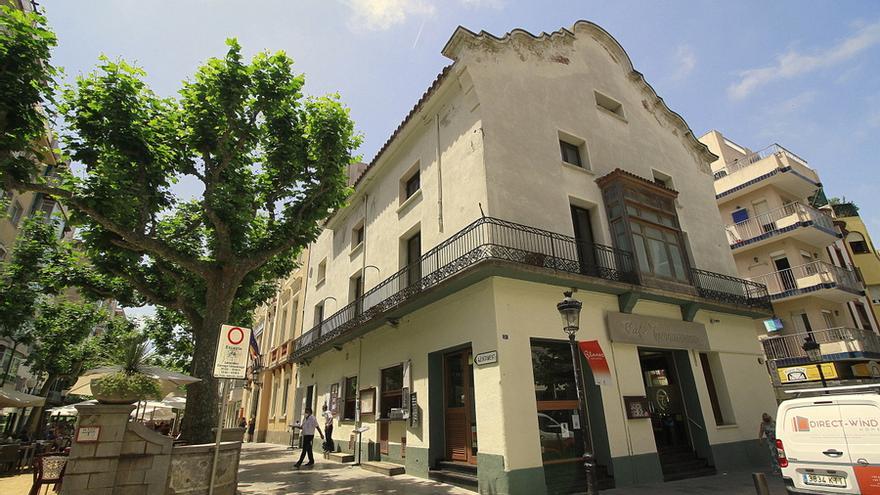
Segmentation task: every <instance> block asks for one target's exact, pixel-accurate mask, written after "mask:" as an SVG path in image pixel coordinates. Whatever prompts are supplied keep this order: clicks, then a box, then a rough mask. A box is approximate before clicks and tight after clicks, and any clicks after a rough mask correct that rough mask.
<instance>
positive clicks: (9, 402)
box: [0, 389, 46, 407]
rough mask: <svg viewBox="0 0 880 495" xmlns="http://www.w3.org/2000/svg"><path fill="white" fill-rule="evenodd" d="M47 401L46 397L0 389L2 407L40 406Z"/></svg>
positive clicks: (0, 404) (0, 405)
mask: <svg viewBox="0 0 880 495" xmlns="http://www.w3.org/2000/svg"><path fill="white" fill-rule="evenodd" d="M45 403H46V398H45V397H38V396H36V395H30V394H26V393H23V392H16V391H15V390H3V389H0V407H38V406H42V405H43V404H45Z"/></svg>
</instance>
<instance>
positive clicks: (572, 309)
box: [556, 291, 598, 495]
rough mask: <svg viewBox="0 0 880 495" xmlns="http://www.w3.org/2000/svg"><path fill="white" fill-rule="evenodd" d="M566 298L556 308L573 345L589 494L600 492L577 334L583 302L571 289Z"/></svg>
mask: <svg viewBox="0 0 880 495" xmlns="http://www.w3.org/2000/svg"><path fill="white" fill-rule="evenodd" d="M563 294H564V295H565V299H563V300H562V301H560V302H559V303H558V304H556V309H557V310H558V311H559V314H560V316H562V330H563V331H565V333H566V334H567V335H568V343H569V344H570V345H571V361H572V364H573V365H574V383H575V388H576V389H577V398H578V413H579V414H580V417H581V418H582V419H581V423H582V424H581V437H582V438H583V441H584V445H583V447H584V471H585V472H586V475H587V495H595V494H597V493H598V487H597V483H596V469H595V463H594V462H595V461H594V458H593V446H592V445H591V443H592V439H591V438H590V420H589V417H588V416H587V403H586V398H585V397H584V384H583V375H582V374H581V360H580V357H579V354H578V353H579V351H578V346H577V341H576V340H575V334H577V331H578V329H579V328H580V319H581V307H582V306H583V303H581V302H580V301H578V300H576V299H573V298H572V297H571V291H566V292H564V293H563Z"/></svg>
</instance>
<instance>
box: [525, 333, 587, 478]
mask: <svg viewBox="0 0 880 495" xmlns="http://www.w3.org/2000/svg"><path fill="white" fill-rule="evenodd" d="M531 349H532V371H533V373H534V377H535V399H536V401H537V420H538V437H539V440H540V442H541V457H542V458H543V460H544V464H545V465H546V466H551V465H560V466H565V465H567V464H569V463H576V462H577V460H579V459H581V455H582V454H583V439H582V438H581V434H582V431H583V430H582V428H581V425H582V423H583V421H582V419H581V418H580V413H579V412H578V400H577V389H576V388H575V384H574V371H573V365H572V362H571V346H570V345H569V343H568V342H565V341H553V340H537V339H532V342H531Z"/></svg>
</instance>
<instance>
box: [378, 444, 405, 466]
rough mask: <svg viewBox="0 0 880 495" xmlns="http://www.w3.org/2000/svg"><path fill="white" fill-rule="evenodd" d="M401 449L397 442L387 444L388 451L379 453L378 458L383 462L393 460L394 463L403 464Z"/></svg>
mask: <svg viewBox="0 0 880 495" xmlns="http://www.w3.org/2000/svg"><path fill="white" fill-rule="evenodd" d="M400 451H401V449H400V445H399V444H393V443H390V444H388V453H387V454H379V460H380V461H385V462H393V463H394V464H401V465H402V464H405V463H406V459H404V458H403V456H402V455H401V452H400Z"/></svg>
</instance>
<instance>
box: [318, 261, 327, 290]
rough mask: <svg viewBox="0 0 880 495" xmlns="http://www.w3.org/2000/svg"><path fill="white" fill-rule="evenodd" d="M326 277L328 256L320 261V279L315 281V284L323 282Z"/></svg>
mask: <svg viewBox="0 0 880 495" xmlns="http://www.w3.org/2000/svg"><path fill="white" fill-rule="evenodd" d="M325 278H327V259H326V258H325V259H324V260H323V261H321V262H320V263H318V281H317V282H316V283H315V285H318V284H320V283H322V282H323V281H324V279H325Z"/></svg>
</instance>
